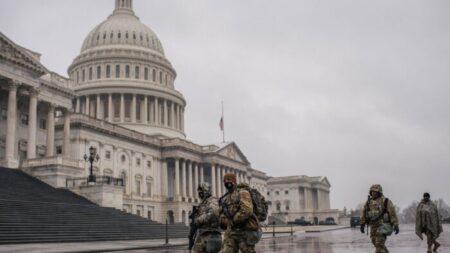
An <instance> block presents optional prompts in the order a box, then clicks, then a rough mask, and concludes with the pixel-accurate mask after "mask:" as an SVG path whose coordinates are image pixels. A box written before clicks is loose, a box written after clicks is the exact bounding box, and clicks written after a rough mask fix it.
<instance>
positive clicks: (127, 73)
mask: <svg viewBox="0 0 450 253" xmlns="http://www.w3.org/2000/svg"><path fill="white" fill-rule="evenodd" d="M125 77H126V78H130V66H129V65H126V66H125Z"/></svg>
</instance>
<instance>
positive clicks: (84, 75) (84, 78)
mask: <svg viewBox="0 0 450 253" xmlns="http://www.w3.org/2000/svg"><path fill="white" fill-rule="evenodd" d="M85 80H86V70H85V69H83V71H82V72H81V81H82V82H84V81H85Z"/></svg>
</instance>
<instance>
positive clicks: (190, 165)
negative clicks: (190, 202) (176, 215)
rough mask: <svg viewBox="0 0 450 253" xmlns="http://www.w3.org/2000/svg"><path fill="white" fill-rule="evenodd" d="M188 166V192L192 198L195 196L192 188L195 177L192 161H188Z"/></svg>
mask: <svg viewBox="0 0 450 253" xmlns="http://www.w3.org/2000/svg"><path fill="white" fill-rule="evenodd" d="M186 167H187V169H188V177H189V181H188V194H189V197H190V198H193V197H194V195H193V192H192V188H193V180H192V179H193V178H192V161H190V162H189V163H188V162H187V161H186Z"/></svg>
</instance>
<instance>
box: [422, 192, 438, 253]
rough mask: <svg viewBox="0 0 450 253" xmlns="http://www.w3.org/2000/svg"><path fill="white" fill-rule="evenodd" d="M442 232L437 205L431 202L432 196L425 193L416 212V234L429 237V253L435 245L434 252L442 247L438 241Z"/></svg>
mask: <svg viewBox="0 0 450 253" xmlns="http://www.w3.org/2000/svg"><path fill="white" fill-rule="evenodd" d="M441 232H442V223H441V218H440V216H439V212H438V209H437V207H436V204H434V203H433V201H431V200H430V194H429V193H428V192H425V193H424V194H423V199H422V201H421V202H420V204H419V206H418V207H417V212H416V234H417V235H418V236H419V237H420V239H423V238H422V233H424V234H425V235H426V236H427V244H428V253H431V252H432V251H431V248H432V247H433V245H434V248H433V251H437V249H438V248H439V246H441V245H440V244H439V243H438V242H437V241H436V239H437V238H438V237H439V235H440V234H441Z"/></svg>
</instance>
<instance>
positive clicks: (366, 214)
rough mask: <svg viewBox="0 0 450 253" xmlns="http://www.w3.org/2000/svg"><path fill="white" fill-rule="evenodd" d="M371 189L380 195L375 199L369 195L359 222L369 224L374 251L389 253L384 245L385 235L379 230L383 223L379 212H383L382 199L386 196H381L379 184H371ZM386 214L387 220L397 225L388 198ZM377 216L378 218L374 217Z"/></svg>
mask: <svg viewBox="0 0 450 253" xmlns="http://www.w3.org/2000/svg"><path fill="white" fill-rule="evenodd" d="M373 191H376V192H379V193H380V197H378V198H376V199H374V198H372V197H371V198H370V200H368V203H366V205H364V209H363V211H362V214H361V224H368V225H369V226H370V239H371V240H372V243H373V245H374V246H375V252H376V253H389V250H388V249H387V248H386V246H385V243H386V238H387V236H386V235H384V234H382V233H381V232H380V231H379V228H380V226H381V224H382V223H383V218H380V214H382V213H383V210H384V200H385V199H386V198H385V197H384V196H383V189H382V188H381V185H372V186H371V187H370V192H373ZM386 214H387V217H388V222H389V223H390V224H391V225H392V226H397V227H398V219H397V214H396V213H395V206H394V204H393V203H392V201H391V200H388V203H387V210H386ZM383 216H384V215H383ZM377 217H378V218H379V219H376V218H377ZM371 218H372V220H371ZM374 219H375V220H374Z"/></svg>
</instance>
